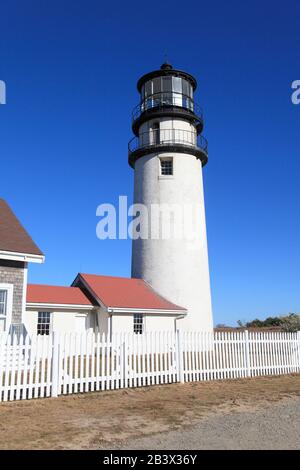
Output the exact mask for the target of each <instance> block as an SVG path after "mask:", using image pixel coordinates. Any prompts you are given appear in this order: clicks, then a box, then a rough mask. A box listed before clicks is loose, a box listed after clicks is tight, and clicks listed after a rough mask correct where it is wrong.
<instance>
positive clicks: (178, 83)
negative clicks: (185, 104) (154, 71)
mask: <svg viewBox="0 0 300 470" xmlns="http://www.w3.org/2000/svg"><path fill="white" fill-rule="evenodd" d="M172 82H173V91H175V92H176V93H182V80H181V78H179V77H173V79H172Z"/></svg>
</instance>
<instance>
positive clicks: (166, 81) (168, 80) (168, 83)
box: [162, 77, 172, 91]
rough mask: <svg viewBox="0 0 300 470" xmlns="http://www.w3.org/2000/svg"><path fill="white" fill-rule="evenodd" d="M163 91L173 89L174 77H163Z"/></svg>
mask: <svg viewBox="0 0 300 470" xmlns="http://www.w3.org/2000/svg"><path fill="white" fill-rule="evenodd" d="M162 88H163V89H162V91H172V77H162Z"/></svg>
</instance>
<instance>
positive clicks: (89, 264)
mask: <svg viewBox="0 0 300 470" xmlns="http://www.w3.org/2000/svg"><path fill="white" fill-rule="evenodd" d="M299 15H300V5H299V2H297V1H286V2H284V3H281V4H277V3H274V2H264V1H257V0H253V1H251V2H247V1H245V2H240V1H228V2H224V1H211V2H202V1H199V0H197V1H190V2H188V3H182V4H181V5H179V4H177V3H174V2H171V1H169V0H167V1H164V2H158V1H156V0H155V1H152V2H151V3H148V4H147V3H145V2H143V3H142V2H137V1H131V2H130V1H128V2H124V1H122V2H120V1H114V2H105V3H104V2H99V1H91V0H85V1H76V0H75V1H74V0H72V1H66V0H65V1H64V0H60V1H57V0H52V1H51V2H46V1H32V0H28V1H27V2H23V1H21V0H19V1H15V0H10V1H9V2H8V1H7V2H5V3H4V2H2V5H1V30H0V59H1V60H0V79H1V80H5V82H6V84H7V104H6V105H5V106H0V158H1V179H0V181H1V183H0V197H4V198H5V199H6V200H7V201H8V202H9V203H10V205H11V206H12V208H13V209H14V210H15V212H16V213H17V215H18V216H19V218H20V219H21V220H22V222H23V223H24V225H25V226H26V228H27V229H28V231H29V232H30V233H31V235H32V236H33V238H34V239H35V240H36V242H37V243H38V245H39V246H40V247H41V248H42V250H43V251H44V253H45V254H46V263H45V264H44V265H31V266H30V274H29V280H30V282H38V283H50V284H66V285H67V284H69V283H70V282H71V281H72V280H73V278H74V277H75V275H76V273H77V272H78V271H85V272H91V273H99V274H100V273H102V274H113V275H121V276H129V275H130V259H131V243H130V241H129V240H120V241H100V240H98V239H97V238H96V234H95V228H96V223H97V218H96V215H95V212H96V207H97V205H98V204H101V203H102V202H112V203H115V202H117V200H118V196H119V195H128V197H129V198H130V200H131V199H132V191H133V172H132V170H131V169H130V168H129V166H128V164H127V142H128V140H129V139H130V138H131V137H132V134H131V127H130V119H131V118H130V116H131V110H132V108H133V107H134V106H135V105H136V104H137V103H138V94H137V91H136V87H135V85H136V81H137V79H138V78H139V77H140V76H141V75H142V74H143V73H146V72H148V71H151V70H153V69H155V68H158V67H159V66H160V64H161V63H162V62H163V60H164V54H165V53H167V55H168V58H169V60H170V61H171V62H172V63H173V65H174V66H175V67H177V68H182V69H184V70H187V71H189V72H190V73H192V74H194V75H195V76H196V77H197V79H198V91H197V97H196V100H197V101H198V102H199V103H200V104H201V106H202V107H203V108H204V112H205V120H206V121H205V130H204V133H205V136H206V137H207V138H208V140H209V162H208V165H207V166H206V167H205V169H204V181H205V198H206V212H207V229H208V242H209V257H210V268H211V284H212V297H213V309H214V319H215V323H221V322H222V323H227V324H235V322H236V320H238V319H242V320H248V319H252V318H254V317H259V318H264V317H265V316H267V315H275V314H276V315H277V314H284V313H287V312H290V311H296V312H299V311H300V295H299V291H300V289H299V280H300V279H299V278H300V276H299V271H300V249H299V233H300V217H299V196H300V185H299V176H300V140H299V134H300V132H299V125H300V106H295V105H293V104H292V102H291V98H290V96H291V83H292V81H293V80H296V79H300V70H299V52H300V51H299V43H300V41H299V40H300V32H299Z"/></svg>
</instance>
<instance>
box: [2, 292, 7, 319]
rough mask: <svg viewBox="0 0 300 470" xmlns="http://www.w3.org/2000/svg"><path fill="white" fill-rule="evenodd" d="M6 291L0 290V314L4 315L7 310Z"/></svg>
mask: <svg viewBox="0 0 300 470" xmlns="http://www.w3.org/2000/svg"><path fill="white" fill-rule="evenodd" d="M6 307H7V291H6V290H3V289H1V290H0V315H6V310H7V308H6Z"/></svg>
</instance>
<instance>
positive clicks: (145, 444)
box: [121, 397, 300, 450]
mask: <svg viewBox="0 0 300 470" xmlns="http://www.w3.org/2000/svg"><path fill="white" fill-rule="evenodd" d="M121 448H122V449H155V450H164V449H170V450H176V449H178V450H182V449H199V450H201V449H298V450H299V449H300V397H295V398H290V399H287V400H284V401H282V402H280V403H274V404H272V405H271V406H268V407H267V408H264V409H258V410H255V411H236V412H231V413H230V414H226V415H215V416H209V417H206V418H203V419H201V421H199V423H198V424H196V425H194V426H193V427H191V428H183V429H181V430H177V431H171V432H168V433H164V434H159V435H157V434H156V435H154V436H150V437H145V438H141V439H135V440H132V441H127V442H126V444H125V445H124V446H122V447H121Z"/></svg>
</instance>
